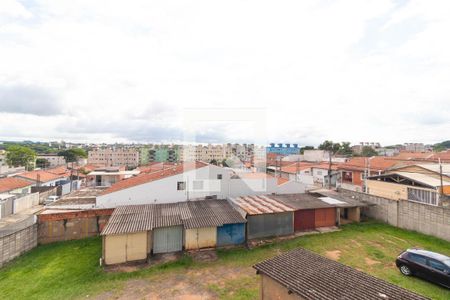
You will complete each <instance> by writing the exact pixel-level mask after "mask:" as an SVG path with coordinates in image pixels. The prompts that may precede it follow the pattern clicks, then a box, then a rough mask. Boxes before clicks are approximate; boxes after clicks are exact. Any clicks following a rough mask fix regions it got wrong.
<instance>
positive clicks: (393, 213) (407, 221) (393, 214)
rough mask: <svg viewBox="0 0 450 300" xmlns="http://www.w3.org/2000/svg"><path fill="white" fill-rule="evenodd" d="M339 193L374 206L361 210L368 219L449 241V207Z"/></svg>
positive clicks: (356, 193) (352, 192)
mask: <svg viewBox="0 0 450 300" xmlns="http://www.w3.org/2000/svg"><path fill="white" fill-rule="evenodd" d="M339 192H340V193H342V194H343V195H346V196H350V197H353V198H354V199H357V200H361V201H365V202H368V203H372V204H376V205H374V206H370V207H367V208H364V210H363V212H364V214H365V215H367V216H368V217H370V218H373V219H376V220H380V221H383V222H385V223H388V224H391V225H393V226H396V227H400V228H403V229H407V230H414V231H418V232H421V233H424V234H428V235H432V236H435V237H438V238H441V239H444V240H447V241H450V208H449V207H442V206H431V205H427V204H421V203H416V202H410V201H406V200H399V201H397V200H391V199H387V198H383V197H378V196H374V195H369V194H364V193H359V192H354V191H349V190H344V189H340V190H339Z"/></svg>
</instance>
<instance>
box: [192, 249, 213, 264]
mask: <svg viewBox="0 0 450 300" xmlns="http://www.w3.org/2000/svg"><path fill="white" fill-rule="evenodd" d="M189 255H190V256H191V257H192V259H193V260H194V261H200V262H212V261H216V260H217V253H216V251H215V250H205V251H193V252H190V253H189Z"/></svg>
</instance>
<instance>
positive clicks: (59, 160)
mask: <svg viewBox="0 0 450 300" xmlns="http://www.w3.org/2000/svg"><path fill="white" fill-rule="evenodd" d="M36 158H38V159H39V158H40V159H45V160H46V161H48V166H49V167H57V166H62V165H65V164H66V159H65V158H64V156H60V155H58V154H39V155H38V156H36ZM38 167H40V166H38Z"/></svg>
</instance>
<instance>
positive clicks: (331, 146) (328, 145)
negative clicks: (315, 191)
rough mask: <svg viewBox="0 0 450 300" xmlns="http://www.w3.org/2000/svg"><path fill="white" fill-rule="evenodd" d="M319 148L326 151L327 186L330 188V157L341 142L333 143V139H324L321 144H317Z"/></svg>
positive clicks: (337, 149)
mask: <svg viewBox="0 0 450 300" xmlns="http://www.w3.org/2000/svg"><path fill="white" fill-rule="evenodd" d="M319 149H320V150H324V151H327V152H328V156H329V163H328V188H329V189H331V158H332V157H333V155H335V154H336V153H337V152H338V151H339V150H340V149H341V144H339V143H333V141H328V140H326V141H325V142H323V143H322V144H320V145H319Z"/></svg>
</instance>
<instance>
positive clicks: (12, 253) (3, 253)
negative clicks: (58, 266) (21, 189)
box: [0, 216, 38, 267]
mask: <svg viewBox="0 0 450 300" xmlns="http://www.w3.org/2000/svg"><path fill="white" fill-rule="evenodd" d="M37 229H38V226H37V224H36V221H35V216H30V217H29V218H27V219H25V220H23V221H22V222H18V223H14V224H13V225H8V226H6V227H2V228H1V229H0V267H2V266H3V265H4V264H5V263H7V262H8V261H10V260H12V259H14V258H16V257H17V256H19V255H21V254H23V253H25V252H27V251H29V250H31V249H33V248H34V247H36V246H37Z"/></svg>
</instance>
